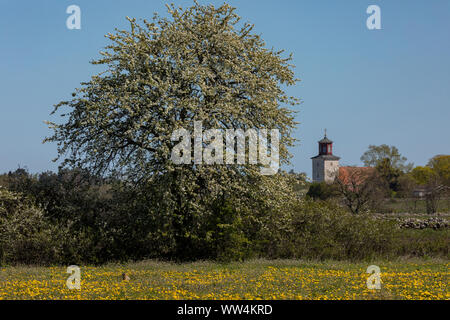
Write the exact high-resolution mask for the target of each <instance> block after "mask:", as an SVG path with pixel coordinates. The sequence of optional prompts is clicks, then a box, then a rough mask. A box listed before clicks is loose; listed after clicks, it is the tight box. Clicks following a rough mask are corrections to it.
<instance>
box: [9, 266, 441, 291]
mask: <svg viewBox="0 0 450 320" xmlns="http://www.w3.org/2000/svg"><path fill="white" fill-rule="evenodd" d="M369 265H377V266H379V267H380V269H381V283H382V285H381V290H369V289H368V288H367V285H366V280H367V278H368V277H369V274H367V273H366V269H367V267H368V266H369ZM80 269H81V288H80V290H76V289H75V290H69V289H68V288H67V287H66V280H67V278H68V277H69V274H67V273H66V271H67V270H66V267H31V266H23V267H21V266H16V267H3V268H1V269H0V299H3V300H4V299H7V300H8V299H26V300H28V299H36V300H40V299H45V300H47V299H57V300H60V299H63V300H85V299H89V300H92V299H95V300H103V299H108V300H123V299H133V300H140V299H157V300H159V299H164V300H173V299H175V300H176V299H207V300H213V299H220V300H222V299H232V300H234V299H251V300H253V299H264V300H272V299H283V300H288V299H295V300H304V299H308V300H309V299H312V300H321V299H338V300H341V299H345V300H353V299H358V300H359V299H426V300H428V299H429V300H448V299H450V292H449V290H448V283H449V279H450V278H449V276H450V272H449V263H448V260H441V259H429V260H424V259H422V260H415V259H397V260H395V261H371V262H370V263H369V262H343V261H324V262H313V261H301V260H252V261H248V262H242V263H239V262H233V263H228V264H219V263H215V262H194V263H183V264H175V263H168V262H157V261H144V262H137V263H128V264H108V265H104V266H99V267H93V266H84V267H83V266H81V267H80ZM123 273H127V274H128V275H129V277H130V279H129V280H128V281H124V280H123V279H122V274H123Z"/></svg>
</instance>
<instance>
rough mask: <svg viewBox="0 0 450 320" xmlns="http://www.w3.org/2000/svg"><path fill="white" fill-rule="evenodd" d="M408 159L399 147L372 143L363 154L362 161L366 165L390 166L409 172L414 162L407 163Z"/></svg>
mask: <svg viewBox="0 0 450 320" xmlns="http://www.w3.org/2000/svg"><path fill="white" fill-rule="evenodd" d="M407 160H408V159H406V157H404V156H402V155H401V154H400V152H399V151H398V149H397V147H395V146H388V145H386V144H382V145H380V146H375V145H370V146H369V150H367V151H366V152H364V154H363V155H362V156H361V161H362V162H363V163H364V165H365V166H368V167H377V166H380V165H381V166H384V167H386V166H389V167H392V168H393V169H398V170H401V171H403V172H409V171H411V169H412V167H413V164H412V163H406V161H407ZM383 162H384V163H383Z"/></svg>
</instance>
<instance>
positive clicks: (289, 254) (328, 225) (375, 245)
mask: <svg viewBox="0 0 450 320" xmlns="http://www.w3.org/2000/svg"><path fill="white" fill-rule="evenodd" d="M284 224H285V230H286V231H285V234H284V236H283V237H281V238H279V239H270V240H271V241H269V242H271V243H270V246H269V248H267V249H266V250H265V252H262V254H263V255H264V253H266V254H267V253H268V254H269V257H270V258H306V259H351V260H357V259H369V258H372V257H376V256H377V257H380V256H386V255H389V254H391V252H392V248H393V245H394V241H393V236H394V234H395V232H396V229H395V227H394V224H393V223H391V222H387V221H379V220H376V219H374V218H371V217H370V216H368V215H361V216H355V215H352V214H350V213H348V212H347V211H345V210H344V209H342V208H341V207H339V206H337V205H334V204H331V203H327V202H314V201H310V200H307V201H303V202H299V204H298V205H297V206H296V208H295V209H294V210H293V212H292V214H291V217H290V219H289V221H286V220H284Z"/></svg>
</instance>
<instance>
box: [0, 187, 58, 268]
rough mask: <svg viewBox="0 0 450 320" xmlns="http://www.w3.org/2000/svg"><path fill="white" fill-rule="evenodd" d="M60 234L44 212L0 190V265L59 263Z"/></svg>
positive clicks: (16, 195)
mask: <svg viewBox="0 0 450 320" xmlns="http://www.w3.org/2000/svg"><path fill="white" fill-rule="evenodd" d="M59 233H60V232H59V230H58V228H56V227H54V226H52V225H51V224H50V223H49V222H48V221H47V220H46V218H45V217H44V214H43V212H42V210H40V209H39V208H37V207H35V206H33V205H31V204H30V203H29V201H27V199H25V198H23V196H22V195H20V194H16V193H12V192H9V191H7V190H5V189H3V188H0V264H4V263H5V262H7V263H28V264H34V263H42V264H48V263H52V262H59V260H58V258H59V254H60V252H59V250H60V249H61V248H60V245H59V244H58V240H60V239H59V238H58V236H57V235H58V234H59Z"/></svg>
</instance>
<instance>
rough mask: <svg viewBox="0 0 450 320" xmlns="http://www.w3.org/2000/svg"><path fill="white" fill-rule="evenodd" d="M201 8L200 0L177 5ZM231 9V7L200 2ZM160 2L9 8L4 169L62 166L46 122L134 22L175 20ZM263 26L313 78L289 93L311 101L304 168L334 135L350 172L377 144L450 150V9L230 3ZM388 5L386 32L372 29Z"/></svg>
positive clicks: (4, 4) (1, 24)
mask: <svg viewBox="0 0 450 320" xmlns="http://www.w3.org/2000/svg"><path fill="white" fill-rule="evenodd" d="M172 2H174V3H176V4H180V5H183V6H189V5H190V4H192V1H172ZM199 2H200V3H213V4H216V5H220V4H222V3H223V1H212V0H209V1H203V0H201V1H199ZM165 3H166V1H159V0H127V1H125V0H119V1H106V0H95V1H87V0H73V1H63V0H41V1H32V2H31V1H24V0H0V44H1V50H0V172H5V171H9V170H15V169H16V168H17V167H18V166H19V165H20V166H21V167H27V168H28V169H29V170H30V171H32V172H39V171H43V170H56V168H57V164H55V163H53V162H51V160H52V159H53V158H54V157H55V156H56V146H55V145H54V144H42V140H43V138H44V137H45V136H48V135H50V133H51V132H50V131H49V129H48V128H47V127H46V125H45V124H44V123H43V121H45V120H59V119H58V118H56V117H51V116H50V115H49V113H50V112H51V110H52V108H53V105H54V104H56V103H58V102H59V101H61V100H64V99H68V98H69V97H70V94H71V93H72V92H73V90H74V88H76V87H78V86H79V84H80V82H82V81H86V80H89V78H90V76H91V75H93V74H95V73H97V72H98V71H100V69H98V68H99V67H96V66H92V65H90V64H89V61H90V60H92V59H93V58H97V57H98V56H99V55H98V52H99V51H100V50H101V49H102V48H103V47H104V46H105V45H106V44H107V41H106V39H105V38H104V35H105V34H106V33H108V32H113V31H114V28H116V27H117V28H119V29H124V28H127V27H128V25H127V21H126V20H125V16H130V17H136V18H151V17H152V15H153V12H159V13H161V14H165V12H166V9H165ZM228 3H230V4H231V5H233V6H235V7H237V9H238V10H237V13H238V14H239V15H240V16H241V17H242V18H243V20H244V21H248V22H251V23H254V24H255V31H256V32H257V33H260V34H261V35H262V37H263V38H264V40H265V41H266V43H267V45H268V46H269V47H272V46H273V47H275V48H277V49H285V50H286V51H287V52H292V53H293V55H294V61H293V63H294V64H295V65H296V69H295V71H296V75H297V77H298V78H300V79H301V80H302V81H301V82H300V83H299V84H298V85H297V86H295V87H291V88H290V89H289V93H290V94H292V95H295V96H297V97H300V98H301V99H302V100H303V104H302V105H300V106H299V107H298V108H297V109H298V110H299V113H298V115H297V118H298V119H297V120H298V121H299V122H301V124H300V125H299V127H298V129H297V130H296V132H295V137H297V138H298V139H299V140H300V142H299V144H298V145H297V146H296V147H295V148H293V149H292V150H291V151H292V154H293V155H294V157H293V159H292V164H293V167H294V169H295V170H296V171H302V172H307V173H308V174H309V175H310V173H311V160H310V157H312V156H314V155H316V153H317V140H319V139H320V138H321V137H322V136H323V129H324V128H327V129H328V136H329V137H330V138H331V139H332V140H334V142H335V144H334V153H335V154H336V155H338V156H340V157H341V163H342V164H344V165H360V164H361V163H360V160H359V158H360V156H361V155H362V153H363V152H364V151H366V150H367V148H368V146H369V144H375V145H379V144H383V143H385V144H389V145H395V146H397V147H398V148H399V150H400V152H401V153H402V154H403V155H404V156H406V157H407V158H408V159H409V160H410V161H412V162H414V163H415V164H416V165H424V164H426V163H427V161H428V159H429V158H431V157H432V156H434V155H436V154H449V153H450V140H449V137H450V126H449V125H448V122H449V120H450V1H448V0H430V1H425V0H423V1H414V0H408V1H406V0H403V1H401V0H397V1H387V0H385V1H376V0H372V1H365V0H346V1H336V0H334V1H325V0H321V1H317V0H316V1H314V0H277V1H273V0H272V1H269V0H245V1H243V0H241V1H233V0H230V1H228ZM72 4H75V5H78V6H80V8H81V15H82V16H81V19H82V22H81V30H69V29H67V28H66V19H67V17H68V16H69V15H68V14H66V8H67V7H68V6H69V5H72ZM371 4H376V5H378V6H379V7H380V8H381V25H382V30H368V29H367V28H366V19H367V17H368V14H366V9H367V7H368V6H369V5H371Z"/></svg>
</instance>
